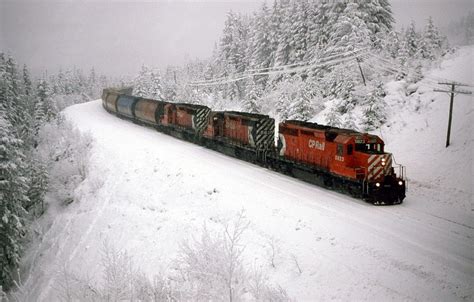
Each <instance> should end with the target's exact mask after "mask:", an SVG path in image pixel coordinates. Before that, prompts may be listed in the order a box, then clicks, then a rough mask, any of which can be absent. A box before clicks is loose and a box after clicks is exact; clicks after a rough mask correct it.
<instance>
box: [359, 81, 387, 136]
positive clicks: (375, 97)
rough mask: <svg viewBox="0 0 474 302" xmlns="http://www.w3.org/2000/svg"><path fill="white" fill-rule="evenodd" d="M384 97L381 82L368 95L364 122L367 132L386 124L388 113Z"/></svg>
mask: <svg viewBox="0 0 474 302" xmlns="http://www.w3.org/2000/svg"><path fill="white" fill-rule="evenodd" d="M384 97H385V91H384V89H383V84H382V83H381V82H379V83H377V84H376V86H375V87H374V88H373V89H372V91H371V92H370V93H369V95H368V99H367V103H366V109H365V110H364V118H363V121H362V123H363V126H364V130H365V131H373V130H375V129H377V128H379V127H380V126H381V125H383V124H384V123H385V122H386V120H387V113H386V103H385V101H384Z"/></svg>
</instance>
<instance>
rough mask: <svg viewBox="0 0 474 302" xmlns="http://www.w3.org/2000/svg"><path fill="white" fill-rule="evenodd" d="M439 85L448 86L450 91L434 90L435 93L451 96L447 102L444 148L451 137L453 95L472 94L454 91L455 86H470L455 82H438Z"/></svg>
mask: <svg viewBox="0 0 474 302" xmlns="http://www.w3.org/2000/svg"><path fill="white" fill-rule="evenodd" d="M438 84H439V85H448V86H451V90H443V89H435V90H434V91H436V92H447V93H449V94H451V100H450V102H449V118H448V134H447V136H446V148H448V146H449V140H450V137H451V122H452V120H453V103H454V95H455V94H458V93H460V94H472V92H470V91H467V90H461V89H458V90H456V86H470V85H467V84H462V83H457V82H438Z"/></svg>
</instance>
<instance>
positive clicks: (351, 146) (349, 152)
mask: <svg viewBox="0 0 474 302" xmlns="http://www.w3.org/2000/svg"><path fill="white" fill-rule="evenodd" d="M353 148H354V147H353V145H352V144H350V145H348V146H347V155H352V149H353Z"/></svg>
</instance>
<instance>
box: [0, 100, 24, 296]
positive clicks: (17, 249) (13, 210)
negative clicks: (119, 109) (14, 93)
mask: <svg viewBox="0 0 474 302" xmlns="http://www.w3.org/2000/svg"><path fill="white" fill-rule="evenodd" d="M21 145H22V142H21V141H20V140H18V139H17V138H15V135H14V134H13V126H12V125H11V123H10V122H9V120H8V118H7V114H6V111H5V107H4V106H2V104H0V239H1V240H0V286H1V287H3V288H4V289H7V290H8V289H9V288H10V287H11V286H12V283H13V280H14V279H15V278H16V276H17V275H16V269H17V267H18V264H19V262H20V255H21V250H22V249H21V240H22V237H23V234H24V232H25V228H24V217H25V215H26V212H25V210H24V208H23V206H24V205H25V204H27V203H28V202H29V200H28V197H27V191H28V185H27V179H26V178H25V177H23V175H22V174H21V171H24V159H25V158H24V155H23V153H22V150H21Z"/></svg>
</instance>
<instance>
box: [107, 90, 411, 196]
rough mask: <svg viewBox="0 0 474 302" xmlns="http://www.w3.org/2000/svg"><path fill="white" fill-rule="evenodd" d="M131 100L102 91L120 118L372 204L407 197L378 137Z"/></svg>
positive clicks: (111, 110) (117, 92) (243, 114)
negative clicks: (276, 128)
mask: <svg viewBox="0 0 474 302" xmlns="http://www.w3.org/2000/svg"><path fill="white" fill-rule="evenodd" d="M131 94H132V89H131V88H127V89H114V88H106V89H104V90H103V93H102V105H103V107H104V108H105V110H107V111H108V112H109V113H112V114H115V115H117V116H118V117H120V118H124V119H127V120H130V121H132V122H134V123H137V124H141V125H146V126H149V127H153V128H155V129H157V130H158V131H160V132H162V133H165V134H168V135H171V136H174V137H176V138H179V139H182V140H186V141H189V142H192V143H195V144H199V145H201V146H205V147H207V148H209V149H212V150H215V151H218V152H221V153H223V154H226V155H229V156H232V157H235V158H238V159H240V160H244V161H247V162H251V163H253V164H257V165H260V166H263V167H266V168H268V169H271V170H275V171H278V172H280V173H283V174H286V175H289V176H292V177H295V178H298V179H301V180H303V181H306V182H309V183H312V184H316V185H319V186H322V187H326V188H330V189H333V190H336V191H339V192H342V193H346V194H349V195H351V196H353V197H356V198H362V199H364V200H366V201H368V202H371V203H373V204H377V205H378V204H399V203H402V201H403V199H404V198H405V192H406V180H405V168H404V167H403V166H402V165H397V168H398V175H397V174H396V173H395V168H394V165H395V163H394V161H393V157H392V154H391V153H387V152H385V150H384V142H383V141H382V140H381V139H380V138H379V137H378V136H376V135H371V134H368V133H360V132H357V131H354V130H350V129H341V128H336V127H330V126H324V125H320V124H317V123H310V122H303V121H298V120H287V121H284V122H282V123H280V124H279V125H278V131H277V132H276V131H275V120H274V119H273V118H270V117H269V116H267V115H261V114H253V113H246V112H236V111H212V110H211V109H210V108H209V107H206V106H202V105H196V104H188V103H173V102H165V101H158V100H153V99H147V98H142V97H137V96H132V95H131ZM276 137H277V139H275V138H276ZM276 142H277V143H276Z"/></svg>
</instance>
